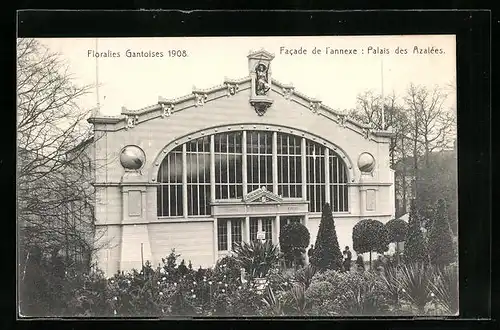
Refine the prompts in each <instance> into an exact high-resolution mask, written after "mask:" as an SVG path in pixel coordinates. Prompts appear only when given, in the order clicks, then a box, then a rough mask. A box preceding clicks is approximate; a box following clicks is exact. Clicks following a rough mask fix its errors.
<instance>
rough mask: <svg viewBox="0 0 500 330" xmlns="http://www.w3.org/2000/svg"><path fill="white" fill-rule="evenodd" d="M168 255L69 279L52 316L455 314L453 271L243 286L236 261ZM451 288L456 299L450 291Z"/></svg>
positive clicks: (271, 276) (305, 273) (279, 278)
mask: <svg viewBox="0 0 500 330" xmlns="http://www.w3.org/2000/svg"><path fill="white" fill-rule="evenodd" d="M177 257H178V256H177V255H175V254H171V255H170V256H169V257H168V258H167V259H166V260H163V265H162V266H159V267H157V268H153V267H151V265H149V264H147V265H146V266H145V267H144V269H143V270H142V271H132V272H128V273H120V274H116V275H114V276H113V277H111V278H108V279H106V278H105V277H104V276H103V275H102V274H100V273H98V272H95V273H92V274H81V273H75V274H66V276H65V277H64V279H63V280H62V282H61V291H60V293H59V296H60V301H61V303H60V307H58V309H54V308H53V309H52V313H53V315H55V316H93V317H95V316H135V317H142V316H145V317H148V316H149V317H158V316H160V317H168V316H286V315H316V316H343V315H404V314H407V315H414V314H426V315H445V314H447V315H450V314H454V313H456V309H457V304H456V303H457V301H458V298H456V297H457V290H458V288H457V278H456V272H455V271H454V270H453V268H447V269H446V270H445V271H438V270H436V269H434V268H431V267H430V266H427V267H423V266H415V265H410V266H402V267H399V268H393V269H388V270H387V271H385V272H383V273H376V272H369V271H364V272H358V271H351V272H337V271H328V270H327V271H323V272H317V271H316V270H315V269H314V268H312V267H309V266H306V267H304V268H300V269H298V270H282V269H280V267H279V263H277V264H273V265H271V267H270V269H269V271H268V272H267V274H266V276H265V277H262V278H252V279H249V280H245V279H243V278H242V275H241V274H242V273H241V272H240V270H241V267H240V264H239V262H238V260H237V259H236V258H234V257H226V258H223V259H222V260H221V261H219V262H218V263H217V265H216V266H215V267H213V268H210V269H201V268H200V269H197V270H195V269H192V267H191V266H190V265H188V266H186V265H185V264H184V263H183V262H181V264H179V265H177V262H176V258H177ZM454 289H456V292H455V291H454Z"/></svg>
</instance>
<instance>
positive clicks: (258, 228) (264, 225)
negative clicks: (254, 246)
mask: <svg viewBox="0 0 500 330" xmlns="http://www.w3.org/2000/svg"><path fill="white" fill-rule="evenodd" d="M275 220H276V217H251V218H250V241H256V240H257V239H258V237H257V234H258V233H259V232H263V233H264V237H265V238H264V239H265V240H266V241H271V242H272V243H274V244H276V243H277V242H274V240H273V225H274V222H275Z"/></svg>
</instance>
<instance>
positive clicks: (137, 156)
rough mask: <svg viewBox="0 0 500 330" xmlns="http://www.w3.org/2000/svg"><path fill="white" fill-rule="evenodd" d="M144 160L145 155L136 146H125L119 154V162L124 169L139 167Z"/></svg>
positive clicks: (136, 168)
mask: <svg viewBox="0 0 500 330" xmlns="http://www.w3.org/2000/svg"><path fill="white" fill-rule="evenodd" d="M145 160H146V155H145V154H144V151H142V149H141V148H139V147H138V146H126V147H125V148H123V149H122V152H121V154H120V163H121V164H122V166H123V167H124V168H125V169H126V170H138V169H140V168H141V167H142V166H143V165H144V162H145Z"/></svg>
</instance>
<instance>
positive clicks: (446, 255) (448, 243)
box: [429, 199, 456, 268]
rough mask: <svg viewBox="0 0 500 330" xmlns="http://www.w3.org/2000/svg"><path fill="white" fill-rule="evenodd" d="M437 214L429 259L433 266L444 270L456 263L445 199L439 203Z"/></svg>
mask: <svg viewBox="0 0 500 330" xmlns="http://www.w3.org/2000/svg"><path fill="white" fill-rule="evenodd" d="M435 214H436V215H435V218H434V222H433V224H432V228H431V231H430V234H429V257H430V261H431V263H432V264H434V265H436V266H438V267H440V268H442V267H443V266H446V265H448V264H450V263H452V262H453V261H455V255H456V253H455V249H454V244H453V235H452V233H451V229H450V224H449V222H448V218H447V211H446V202H445V201H444V199H439V200H438V201H437V205H436V212H435Z"/></svg>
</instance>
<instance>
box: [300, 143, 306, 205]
mask: <svg viewBox="0 0 500 330" xmlns="http://www.w3.org/2000/svg"><path fill="white" fill-rule="evenodd" d="M300 151H301V160H300V164H301V170H302V186H301V188H302V199H304V200H306V199H307V153H306V139H305V138H302V140H301V150H300Z"/></svg>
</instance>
